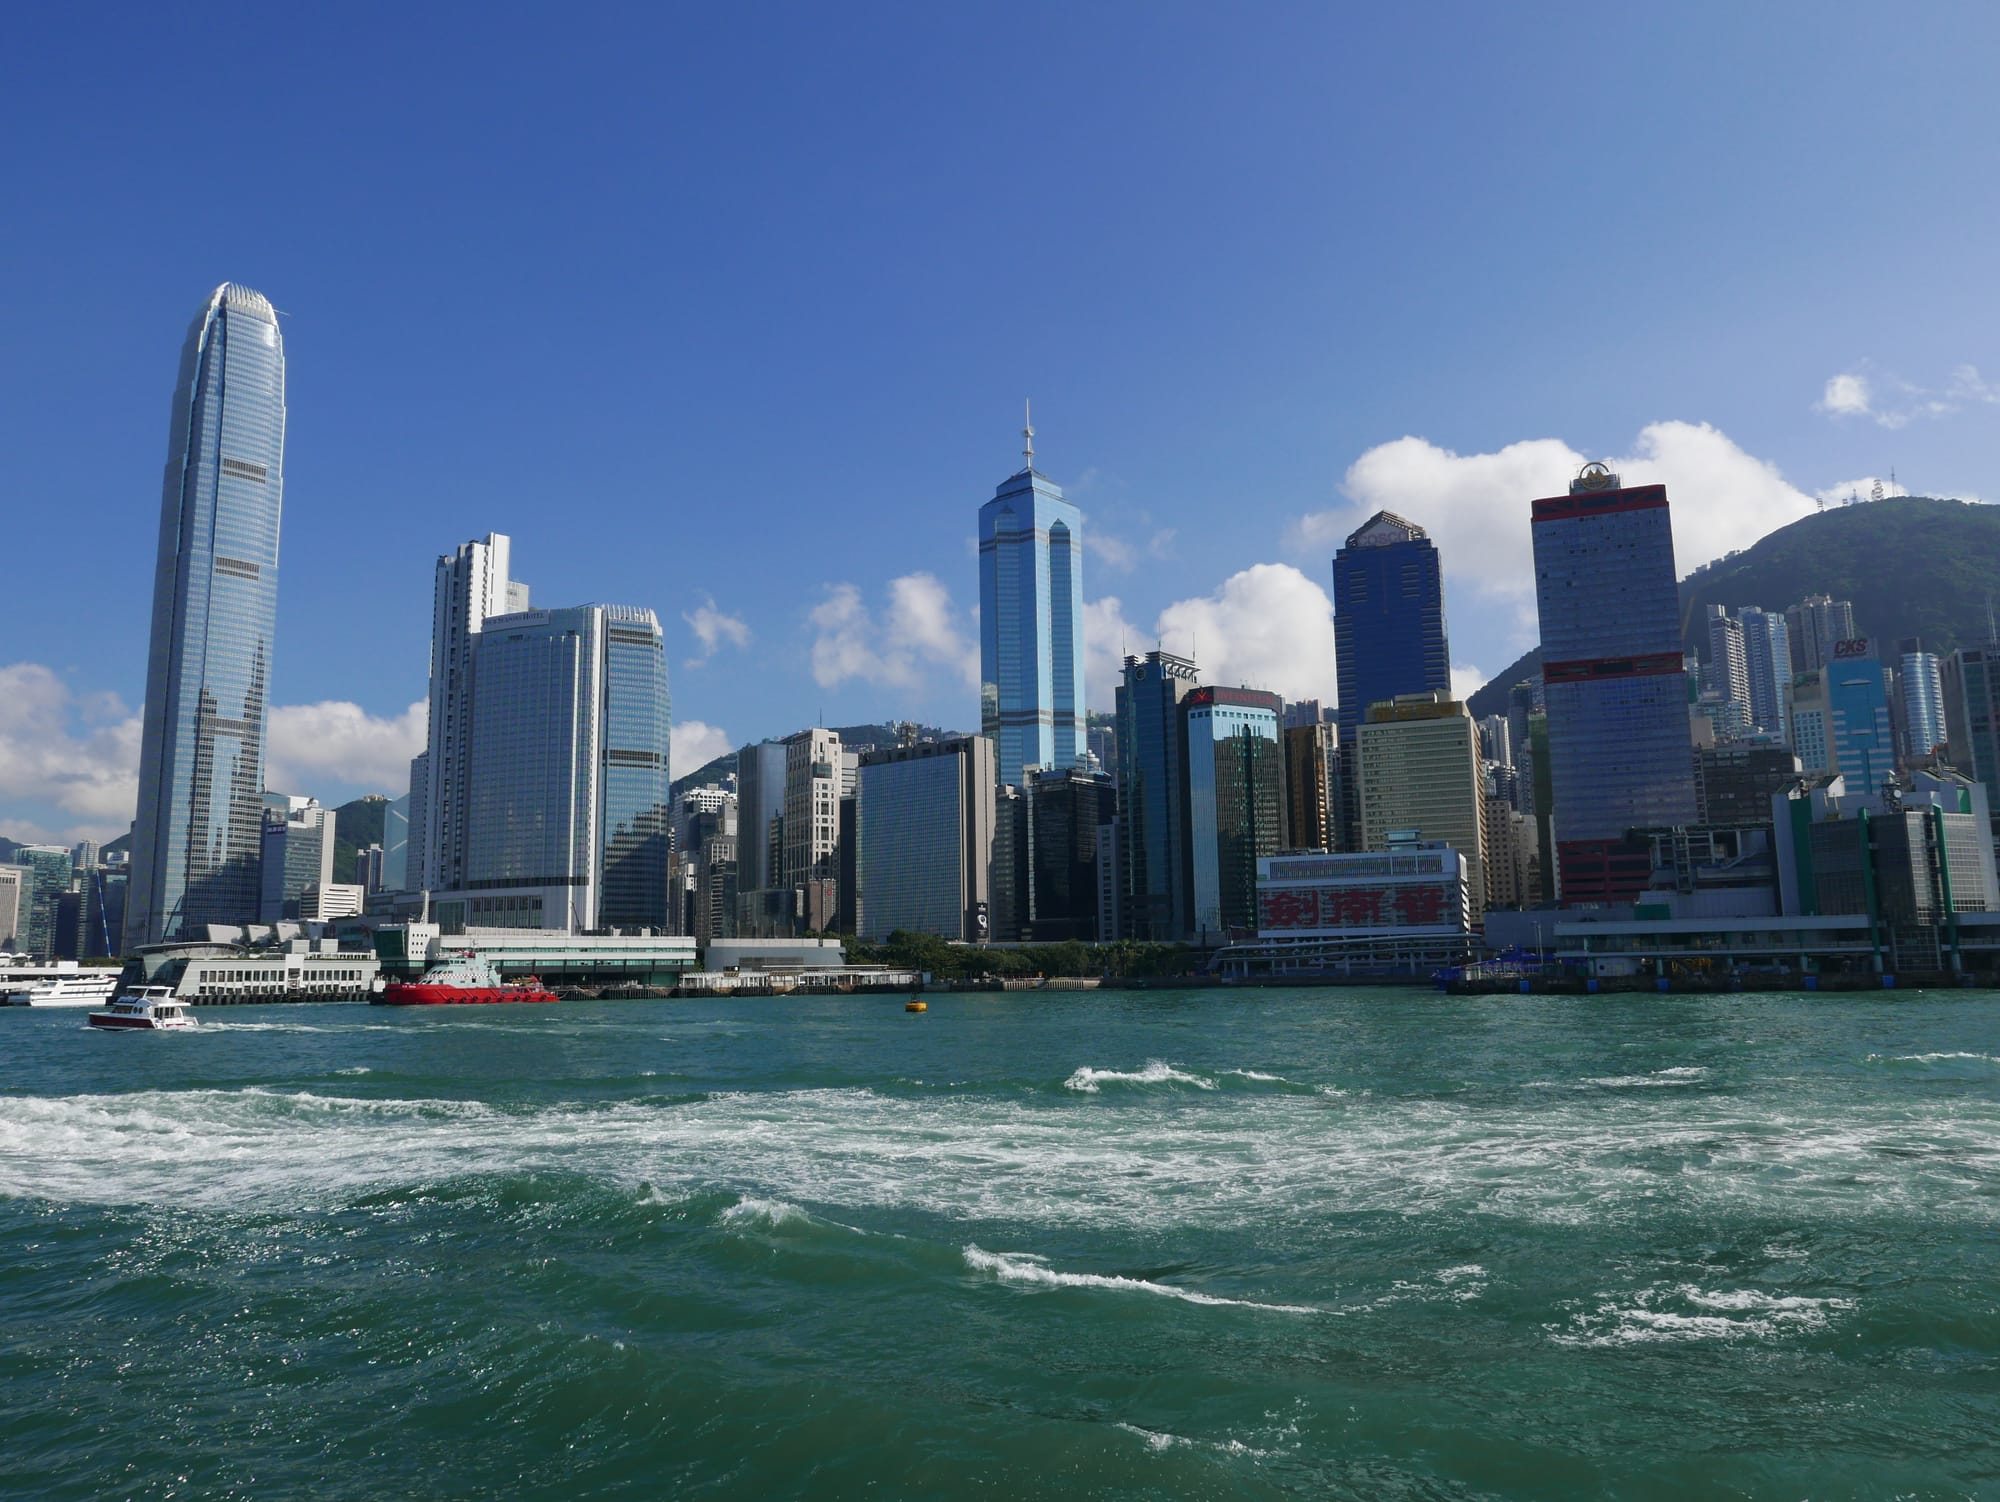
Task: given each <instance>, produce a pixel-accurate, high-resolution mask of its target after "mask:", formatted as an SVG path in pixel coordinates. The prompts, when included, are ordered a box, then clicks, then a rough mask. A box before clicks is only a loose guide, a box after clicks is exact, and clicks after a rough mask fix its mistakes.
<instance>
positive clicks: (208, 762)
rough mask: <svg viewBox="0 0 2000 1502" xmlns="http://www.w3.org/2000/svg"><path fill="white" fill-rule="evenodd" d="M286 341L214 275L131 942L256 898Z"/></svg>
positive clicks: (200, 340) (184, 457)
mask: <svg viewBox="0 0 2000 1502" xmlns="http://www.w3.org/2000/svg"><path fill="white" fill-rule="evenodd" d="M284 450H285V351H284V340H283V337H282V336H281V335H280V333H279V331H278V319H277V314H276V312H275V311H274V310H273V309H272V307H271V304H270V302H269V300H268V299H266V298H265V297H264V296H263V295H262V294H261V293H257V292H252V291H251V290H250V289H248V288H247V287H238V286H235V285H233V284H229V283H225V284H224V285H222V286H220V287H218V288H216V290H215V292H214V293H213V294H212V295H211V296H210V298H209V299H208V303H207V306H206V307H204V308H203V310H202V311H201V313H199V314H198V315H197V316H196V318H195V320H194V324H193V326H192V327H191V328H190V329H189V330H188V337H187V342H186V344H185V345H184V346H183V348H182V351H181V367H180V378H179V381H178V383H177V384H176V386H175V389H174V400H173V419H172V428H171V431H170V433H169V437H168V450H167V470H166V481H165V486H164V492H163V496H162V500H161V506H160V543H159V555H158V563H157V566H156V568H155V572H154V576H153V622H152V642H151V649H150V653H149V656H148V659H147V664H146V712H145V729H144V733H143V741H142V749H141V753H140V764H139V809H138V820H137V823H136V827H135V830H134V839H133V853H132V883H131V892H130V899H129V913H128V919H127V925H126V927H127V934H126V938H127V942H128V944H129V945H132V946H137V945H140V944H150V943H157V942H158V941H159V940H161V939H163V938H166V937H168V936H170V935H173V934H177V933H180V932H182V931H183V930H185V929H187V928H189V927H190V926H191V925H195V924H203V923H243V922H248V921H253V920H254V919H255V917H256V914H257V907H258V899H259V891H258V860H259V847H260V844H261V840H262V832H263V792H264V711H265V704H266V702H267V697H268V694H269V679H270V671H271V645H272V637H273V633H274V627H275V623H276V616H277V596H278V523H279V515H280V511H281V506H282V499H283V492H284Z"/></svg>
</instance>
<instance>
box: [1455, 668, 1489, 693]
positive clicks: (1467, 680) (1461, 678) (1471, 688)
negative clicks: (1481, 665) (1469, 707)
mask: <svg viewBox="0 0 2000 1502" xmlns="http://www.w3.org/2000/svg"><path fill="white" fill-rule="evenodd" d="M1485 686H1486V674H1484V673H1482V672H1481V671H1480V670H1479V669H1478V668H1476V667H1473V666H1472V665H1471V664H1470V663H1464V662H1454V663H1453V664H1452V665H1451V696H1452V698H1454V699H1460V700H1463V699H1470V698H1471V697H1472V696H1473V695H1474V694H1476V693H1478V692H1479V691H1480V689H1482V688H1484V687H1485Z"/></svg>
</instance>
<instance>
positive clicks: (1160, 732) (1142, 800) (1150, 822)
mask: <svg viewBox="0 0 2000 1502" xmlns="http://www.w3.org/2000/svg"><path fill="white" fill-rule="evenodd" d="M1195 676H1196V675H1195V665H1194V663H1193V662H1192V661H1190V660H1189V659H1187V658H1185V657H1175V656H1174V655H1172V654H1171V653H1168V652H1148V653H1147V654H1146V655H1145V656H1144V657H1128V658H1126V659H1125V681H1124V682H1123V683H1121V684H1119V685H1118V821H1119V831H1118V841H1119V845H1118V858H1119V862H1120V864H1121V865H1122V867H1123V872H1122V880H1121V883H1120V884H1121V888H1122V892H1123V899H1124V919H1123V928H1124V931H1125V935H1126V937H1128V938H1133V939H1144V940H1149V941H1154V942H1160V943H1177V942H1179V941H1180V940H1182V939H1184V938H1186V937H1187V936H1188V934H1189V933H1190V932H1191V931H1192V928H1193V922H1192V919H1191V917H1190V907H1189V904H1190V902H1191V900H1192V898H1191V889H1190V887H1189V884H1188V876H1187V838H1186V833H1185V828H1184V823H1183V820H1184V816H1185V811H1186V807H1187V756H1186V737H1187V723H1186V721H1185V720H1184V719H1183V717H1182V715H1181V700H1183V699H1185V698H1186V697H1187V696H1188V694H1189V693H1190V692H1191V691H1192V690H1193V689H1194V687H1195Z"/></svg>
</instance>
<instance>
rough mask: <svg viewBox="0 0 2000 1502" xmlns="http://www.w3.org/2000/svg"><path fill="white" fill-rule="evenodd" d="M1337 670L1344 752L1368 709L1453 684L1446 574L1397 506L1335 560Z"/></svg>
mask: <svg viewBox="0 0 2000 1502" xmlns="http://www.w3.org/2000/svg"><path fill="white" fill-rule="evenodd" d="M1333 651H1334V671H1335V674H1336V677H1337V679H1338V683H1339V689H1340V704H1339V715H1340V754H1341V756H1342V758H1343V760H1344V761H1345V763H1346V765H1348V766H1349V767H1352V766H1353V765H1354V744H1355V739H1356V737H1357V736H1358V734H1359V733H1360V729H1361V725H1362V722H1363V721H1364V720H1365V719H1366V718H1367V713H1368V706H1369V705H1370V704H1375V703H1379V702H1381V701H1383V700H1385V699H1393V698H1395V697H1396V696H1397V695H1399V694H1427V693H1431V692H1433V691H1435V690H1444V691H1446V692H1449V690H1450V688H1451V647H1450V644H1449V642H1448V641H1447V640H1446V635H1445V623H1444V579H1443V571H1442V569H1441V568H1440V566H1439V563H1438V551H1437V547H1436V545H1435V544H1433V543H1432V542H1431V540H1430V535H1429V534H1428V533H1426V532H1425V531H1424V529H1423V528H1422V527H1420V526H1418V525H1417V524H1416V523H1415V522H1412V521H1408V520H1406V519H1404V518H1403V517H1400V516H1398V515H1396V513H1395V512H1393V511H1378V512H1376V513H1375V514H1374V515H1373V516H1371V517H1369V518H1368V520H1367V521H1365V522H1363V523H1362V524H1361V526H1360V527H1358V528H1356V529H1355V530H1354V532H1352V533H1351V534H1349V536H1348V539H1347V545H1346V546H1345V547H1343V548H1342V549H1341V550H1340V551H1339V552H1338V553H1336V554H1335V555H1334V558H1333ZM1354 792H1355V781H1354V779H1353V778H1352V777H1349V778H1347V779H1346V784H1345V791H1344V795H1343V804H1342V809H1341V814H1340V826H1341V848H1342V849H1347V850H1352V849H1355V848H1357V845H1356V834H1355V824H1356V810H1355V804H1354Z"/></svg>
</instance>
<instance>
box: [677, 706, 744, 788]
mask: <svg viewBox="0 0 2000 1502" xmlns="http://www.w3.org/2000/svg"><path fill="white" fill-rule="evenodd" d="M672 749H673V761H674V767H673V771H674V776H676V777H685V776H687V775H688V773H690V772H699V771H700V770H701V769H702V768H703V767H705V766H707V765H708V764H709V763H710V762H712V761H714V760H715V758H716V757H718V756H723V755H726V754H727V753H728V752H729V751H731V750H733V749H734V747H733V746H732V745H731V743H730V740H729V733H728V732H727V731H726V730H724V729H723V728H722V727H721V726H720V725H709V724H705V723H704V722H702V721H700V720H680V721H677V722H676V723H675V725H674V729H673V748H672Z"/></svg>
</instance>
